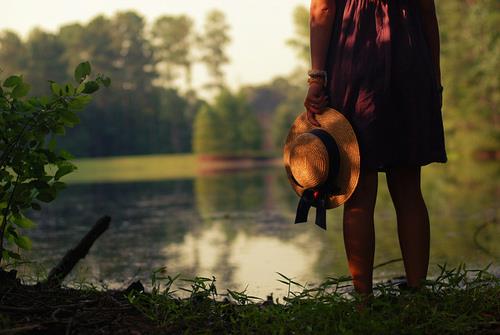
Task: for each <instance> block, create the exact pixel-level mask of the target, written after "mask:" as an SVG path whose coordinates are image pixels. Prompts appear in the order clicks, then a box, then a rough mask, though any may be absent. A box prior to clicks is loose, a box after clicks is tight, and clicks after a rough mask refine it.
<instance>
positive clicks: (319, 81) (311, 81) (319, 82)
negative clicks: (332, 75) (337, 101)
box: [307, 77, 326, 88]
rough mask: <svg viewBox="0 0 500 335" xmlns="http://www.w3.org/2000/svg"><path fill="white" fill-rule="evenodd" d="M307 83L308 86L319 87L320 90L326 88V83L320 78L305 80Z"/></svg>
mask: <svg viewBox="0 0 500 335" xmlns="http://www.w3.org/2000/svg"><path fill="white" fill-rule="evenodd" d="M307 83H308V84H309V86H311V85H318V86H321V87H322V88H325V87H326V81H325V80H324V79H322V78H314V77H309V78H308V79H307Z"/></svg>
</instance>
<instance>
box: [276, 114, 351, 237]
mask: <svg viewBox="0 0 500 335" xmlns="http://www.w3.org/2000/svg"><path fill="white" fill-rule="evenodd" d="M306 115H307V114H306V112H304V113H302V114H300V115H299V116H298V117H297V119H296V120H295V121H294V123H293V125H292V127H291V128H290V131H289V133H288V136H287V138H286V142H285V147H284V154H283V161H284V164H285V170H286V173H287V176H288V180H289V182H290V184H291V185H292V187H293V189H294V190H295V192H296V193H297V195H299V196H300V197H301V200H300V202H299V206H298V208H297V218H296V223H298V222H305V221H307V211H308V210H309V207H311V206H313V207H316V208H317V212H316V224H318V225H319V226H321V227H322V228H325V229H326V224H325V223H324V222H321V221H324V218H323V217H322V216H324V215H325V214H324V213H321V211H324V209H328V208H335V207H338V206H340V205H342V204H343V203H344V202H346V201H347V199H349V197H350V196H351V195H352V193H353V192H354V189H355V188H356V185H357V183H358V179H359V172H360V156H359V147H358V142H357V140H356V135H355V134H354V130H353V129H352V127H351V125H350V123H349V121H348V120H347V119H346V118H345V117H344V116H343V115H342V114H341V113H339V112H338V111H336V110H335V109H332V108H327V109H326V110H325V111H324V112H323V113H322V114H316V120H317V121H318V122H319V123H320V125H321V127H319V128H318V127H315V126H313V125H311V124H310V123H309V121H308V120H307V116H306ZM304 211H305V213H304ZM300 212H302V213H300ZM304 215H305V216H304ZM318 216H319V218H318ZM304 219H305V220H304ZM297 221H298V222H297Z"/></svg>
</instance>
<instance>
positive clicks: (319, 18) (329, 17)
mask: <svg viewBox="0 0 500 335" xmlns="http://www.w3.org/2000/svg"><path fill="white" fill-rule="evenodd" d="M334 19H335V0H311V8H310V16H309V27H310V43H311V68H312V69H313V70H325V65H326V55H327V53H328V46H329V44H330V38H331V35H332V27H333V20H334Z"/></svg>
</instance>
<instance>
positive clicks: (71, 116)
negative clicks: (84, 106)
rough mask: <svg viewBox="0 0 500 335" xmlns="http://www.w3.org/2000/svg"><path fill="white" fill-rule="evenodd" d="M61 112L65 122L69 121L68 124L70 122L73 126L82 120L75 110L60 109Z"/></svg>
mask: <svg viewBox="0 0 500 335" xmlns="http://www.w3.org/2000/svg"><path fill="white" fill-rule="evenodd" d="M59 114H60V115H61V119H62V120H63V121H64V122H65V123H67V124H69V125H71V126H73V125H75V124H77V123H79V122H80V118H79V117H78V116H76V114H75V113H74V112H72V111H70V110H67V109H63V110H61V111H60V113H59Z"/></svg>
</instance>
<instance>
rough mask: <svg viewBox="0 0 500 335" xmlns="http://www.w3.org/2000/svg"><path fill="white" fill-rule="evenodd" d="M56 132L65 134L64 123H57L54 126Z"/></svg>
mask: <svg viewBox="0 0 500 335" xmlns="http://www.w3.org/2000/svg"><path fill="white" fill-rule="evenodd" d="M54 133H56V134H58V135H64V134H66V129H65V128H64V126H63V125H57V126H55V127H54Z"/></svg>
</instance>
